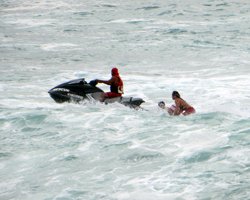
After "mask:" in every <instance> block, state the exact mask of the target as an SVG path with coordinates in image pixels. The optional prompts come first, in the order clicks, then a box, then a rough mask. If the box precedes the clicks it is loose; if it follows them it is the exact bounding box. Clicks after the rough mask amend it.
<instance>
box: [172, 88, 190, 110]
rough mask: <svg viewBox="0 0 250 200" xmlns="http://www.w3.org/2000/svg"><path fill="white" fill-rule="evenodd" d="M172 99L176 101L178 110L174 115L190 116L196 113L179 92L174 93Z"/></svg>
mask: <svg viewBox="0 0 250 200" xmlns="http://www.w3.org/2000/svg"><path fill="white" fill-rule="evenodd" d="M172 99H173V100H174V102H175V106H176V109H175V110H174V112H173V114H174V115H180V114H183V115H190V114H193V113H195V109H194V108H193V107H192V106H190V105H189V104H188V103H187V102H186V101H185V100H183V99H182V98H181V96H180V94H179V92H177V91H173V93H172Z"/></svg>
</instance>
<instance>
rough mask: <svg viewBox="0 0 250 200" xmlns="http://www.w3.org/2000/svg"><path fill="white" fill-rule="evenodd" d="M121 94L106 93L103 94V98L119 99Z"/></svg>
mask: <svg viewBox="0 0 250 200" xmlns="http://www.w3.org/2000/svg"><path fill="white" fill-rule="evenodd" d="M120 96H122V94H119V93H115V92H106V93H105V96H104V97H105V98H115V97H120Z"/></svg>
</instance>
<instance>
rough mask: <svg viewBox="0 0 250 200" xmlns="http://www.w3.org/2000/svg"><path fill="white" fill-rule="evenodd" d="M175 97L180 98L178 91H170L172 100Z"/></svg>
mask: <svg viewBox="0 0 250 200" xmlns="http://www.w3.org/2000/svg"><path fill="white" fill-rule="evenodd" d="M176 98H181V95H180V94H179V92H177V91H173V93H172V99H173V100H174V99H176Z"/></svg>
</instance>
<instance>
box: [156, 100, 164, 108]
mask: <svg viewBox="0 0 250 200" xmlns="http://www.w3.org/2000/svg"><path fill="white" fill-rule="evenodd" d="M158 106H159V107H160V108H162V109H163V108H165V102H164V101H160V102H159V103H158Z"/></svg>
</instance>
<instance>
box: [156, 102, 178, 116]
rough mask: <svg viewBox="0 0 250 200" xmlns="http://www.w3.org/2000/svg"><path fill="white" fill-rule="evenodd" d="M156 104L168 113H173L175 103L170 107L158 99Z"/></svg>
mask: <svg viewBox="0 0 250 200" xmlns="http://www.w3.org/2000/svg"><path fill="white" fill-rule="evenodd" d="M158 106H159V107H160V108H161V109H164V110H166V111H167V112H168V114H169V115H173V114H174V111H175V108H176V107H175V105H172V106H170V107H166V105H165V102H164V101H160V102H159V103H158Z"/></svg>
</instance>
